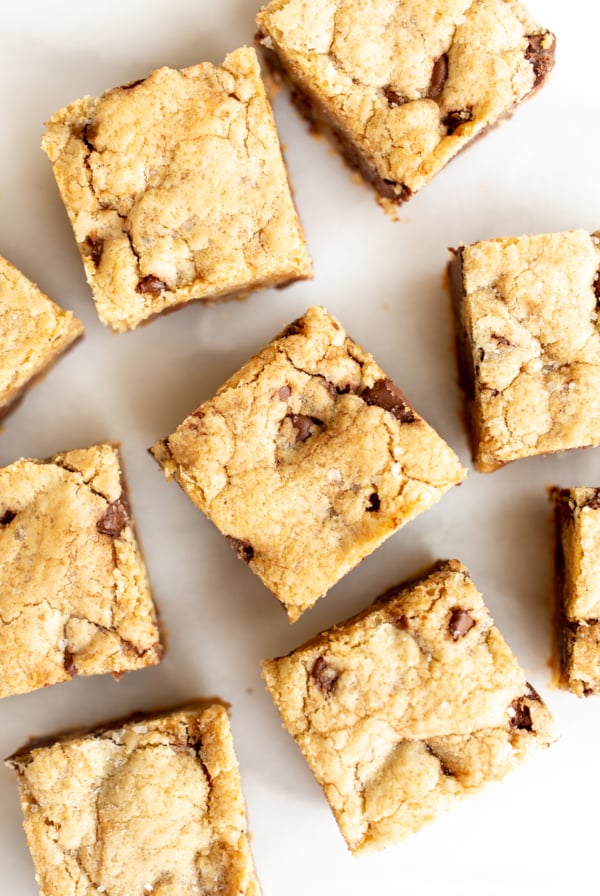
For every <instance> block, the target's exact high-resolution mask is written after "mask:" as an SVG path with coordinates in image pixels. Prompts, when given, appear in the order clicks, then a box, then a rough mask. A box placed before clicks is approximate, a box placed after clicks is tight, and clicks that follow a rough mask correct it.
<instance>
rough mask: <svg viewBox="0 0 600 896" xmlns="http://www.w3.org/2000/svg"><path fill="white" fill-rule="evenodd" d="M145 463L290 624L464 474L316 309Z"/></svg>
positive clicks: (435, 437)
mask: <svg viewBox="0 0 600 896" xmlns="http://www.w3.org/2000/svg"><path fill="white" fill-rule="evenodd" d="M151 451H152V453H153V455H154V457H155V458H156V460H157V461H158V462H159V463H160V464H161V465H162V467H163V469H164V472H165V473H166V475H167V477H168V478H170V477H174V478H175V479H176V480H177V481H178V482H179V484H180V485H181V486H182V488H183V489H184V490H185V491H186V492H187V494H188V496H189V497H190V498H191V499H192V501H193V502H194V503H195V504H196V505H197V506H198V507H199V508H200V509H201V510H202V511H203V512H204V513H205V514H206V515H207V516H208V517H209V519H211V520H212V521H213V523H215V525H216V526H217V527H218V528H219V529H220V530H221V532H223V534H224V535H226V537H227V539H228V541H229V542H230V544H231V545H232V547H234V548H235V550H236V551H237V552H238V554H239V556H240V557H241V558H242V559H244V560H245V561H246V562H247V563H248V564H249V566H250V568H251V569H252V570H253V571H254V572H255V573H256V574H257V575H259V576H260V578H261V579H262V581H263V582H264V584H265V585H266V586H267V588H269V589H270V590H271V591H272V592H273V593H274V594H275V596H276V597H278V598H279V600H280V601H281V602H282V604H283V605H284V607H285V608H286V611H287V613H288V616H289V618H290V621H292V622H293V621H294V620H296V619H297V618H298V617H299V616H300V615H301V613H303V612H304V611H305V610H307V609H308V608H309V607H311V606H312V605H313V604H314V603H315V601H316V600H317V599H318V598H319V597H321V596H322V595H323V594H325V592H326V591H327V590H328V589H329V588H331V586H332V585H334V584H335V583H336V582H337V581H338V579H340V578H341V577H342V576H343V575H345V573H347V572H348V571H349V570H350V569H352V568H353V567H354V566H355V565H356V564H357V563H359V562H360V560H362V559H363V558H364V557H366V556H367V555H368V554H370V553H371V551H373V550H374V549H375V548H376V547H378V546H379V545H380V544H381V543H382V542H383V541H384V540H385V539H386V538H388V537H389V536H390V535H392V534H393V533H394V532H395V531H396V530H397V529H398V528H400V526H402V525H403V524H404V523H406V522H408V520H410V519H412V518H413V517H415V516H417V514H419V513H421V512H422V511H424V510H427V508H429V507H430V506H431V505H432V504H434V503H435V502H436V501H437V500H438V499H439V498H440V497H441V496H442V495H443V494H444V492H446V491H447V490H448V489H449V488H450V487H451V486H452V485H455V484H457V483H458V482H460V481H461V480H462V479H463V478H464V476H465V475H466V471H465V470H464V468H463V467H462V466H461V464H460V463H459V461H458V459H457V457H456V456H455V454H454V453H453V451H452V450H451V449H450V448H449V447H448V446H447V445H446V443H445V442H443V441H442V439H441V438H440V437H439V436H438V435H437V433H436V432H434V430H433V429H432V428H431V427H430V426H428V424H427V423H425V421H424V420H423V419H422V418H421V417H420V416H419V414H418V413H417V412H416V410H415V409H414V408H413V407H412V406H411V405H410V404H409V402H408V400H407V399H406V397H405V396H404V395H403V394H402V392H401V391H400V389H399V388H398V387H397V386H396V385H395V384H394V383H393V382H392V381H391V380H390V379H389V378H388V377H387V376H386V374H385V373H384V372H383V371H382V370H381V368H380V367H379V366H378V365H377V364H376V363H375V361H374V360H373V358H372V357H371V355H369V354H367V353H366V352H365V351H363V349H362V348H361V347H360V346H359V345H357V344H356V343H355V342H353V341H352V340H351V339H350V338H349V337H348V336H347V335H346V333H345V332H344V330H343V329H342V327H341V325H340V324H339V323H338V322H337V321H336V320H335V319H334V318H333V317H330V315H328V314H327V312H326V311H325V310H324V309H322V308H318V307H315V308H310V309H309V310H308V311H307V313H306V314H305V315H304V317H302V318H300V319H299V320H297V321H295V322H294V323H292V324H290V326H288V327H287V328H286V329H285V330H284V331H283V333H281V334H280V335H279V336H277V337H276V338H275V339H274V340H273V342H271V343H270V345H268V346H267V347H266V348H264V349H263V350H262V351H261V352H259V353H258V354H257V355H256V356H255V357H254V358H252V359H251V360H250V361H249V362H248V363H247V364H245V365H244V366H243V367H242V369H241V370H240V371H239V372H238V373H236V374H234V376H232V377H231V378H230V379H229V380H228V381H227V382H226V383H225V384H224V385H223V386H222V387H221V388H220V389H219V391H218V392H217V394H216V396H215V397H214V398H212V399H210V400H209V401H206V402H204V404H202V405H200V407H199V408H198V409H197V410H196V411H194V413H193V414H191V415H190V416H189V417H188V418H187V419H186V420H184V421H183V423H182V424H181V425H180V426H179V427H178V428H177V430H176V431H175V432H174V433H173V434H172V435H170V436H168V437H167V438H166V439H164V440H162V441H159V442H157V443H156V444H155V445H154V447H153V448H152V449H151Z"/></svg>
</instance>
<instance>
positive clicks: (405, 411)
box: [360, 379, 416, 423]
mask: <svg viewBox="0 0 600 896" xmlns="http://www.w3.org/2000/svg"><path fill="white" fill-rule="evenodd" d="M360 397H361V398H362V400H363V401H364V402H366V403H367V404H370V405H377V407H379V408H383V410H384V411H389V412H390V414H393V416H394V417H395V418H396V420H399V421H400V423H414V421H415V420H416V417H415V415H414V411H413V408H412V407H411V406H410V404H409V403H408V400H407V398H406V396H405V395H404V393H403V392H401V390H400V389H399V388H398V386H397V385H396V384H395V383H393V382H392V381H391V380H390V379H385V380H377V382H376V383H373V385H372V386H370V387H369V388H368V389H365V391H364V392H363V393H362V394H361V396H360Z"/></svg>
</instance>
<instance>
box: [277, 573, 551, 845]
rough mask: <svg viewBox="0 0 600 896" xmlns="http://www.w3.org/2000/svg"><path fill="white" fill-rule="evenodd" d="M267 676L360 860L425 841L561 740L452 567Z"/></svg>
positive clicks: (465, 580)
mask: <svg viewBox="0 0 600 896" xmlns="http://www.w3.org/2000/svg"><path fill="white" fill-rule="evenodd" d="M263 675H264V678H265V680H266V683H267V686H268V688H269V690H270V692H271V694H272V696H273V699H274V701H275V704H276V705H277V708H278V709H279V712H280V713H281V716H282V719H283V723H284V725H285V726H286V728H287V729H288V730H289V732H290V733H291V734H292V736H293V737H294V738H295V740H296V742H297V743H298V745H299V747H300V749H301V750H302V753H303V754H304V757H305V759H306V761H307V762H308V764H309V766H310V768H311V769H312V771H313V773H314V775H315V777H316V778H317V781H318V782H319V784H320V785H321V786H322V787H323V790H324V792H325V795H326V797H327V799H328V801H329V803H330V805H331V808H332V809H333V812H334V814H335V817H336V819H337V822H338V824H339V826H340V829H341V832H342V834H343V836H344V838H345V840H346V842H347V844H348V847H349V848H350V850H351V851H352V852H354V853H358V852H362V851H363V850H368V849H373V848H376V849H377V848H381V847H383V846H386V845H388V844H389V843H391V842H393V841H395V840H397V839H399V838H401V837H403V836H405V835H406V834H410V833H412V832H414V831H416V830H417V829H418V828H420V827H421V826H422V825H423V824H424V823H425V822H427V821H430V820H431V819H432V818H433V817H434V816H435V815H436V814H437V813H438V812H439V811H441V810H445V809H447V808H449V807H451V806H452V804H453V803H454V802H455V801H456V800H457V799H458V798H461V797H463V796H465V795H468V794H470V793H474V792H476V791H478V790H479V789H480V788H481V787H482V786H484V785H485V784H486V783H487V782H489V781H494V780H498V779H500V778H502V777H504V775H505V774H506V773H507V772H508V771H510V770H511V769H512V768H513V767H514V766H516V765H517V764H519V763H520V762H521V761H522V760H524V759H525V758H526V756H527V755H528V754H530V753H531V752H533V751H535V750H536V749H538V748H541V747H545V746H547V745H549V744H550V743H551V742H552V741H553V740H554V727H553V722H552V719H551V716H550V714H549V712H548V710H547V709H546V707H545V705H544V704H543V703H542V701H541V699H540V697H539V695H538V694H537V693H536V692H535V691H534V690H533V688H531V686H530V685H528V684H527V682H526V681H525V677H524V675H523V672H522V670H521V669H520V667H519V664H518V663H517V661H516V659H515V657H514V656H513V654H512V653H511V651H510V650H509V648H508V647H507V645H506V643H505V642H504V640H503V639H502V637H501V635H500V634H499V632H498V630H497V629H496V628H495V627H494V625H493V622H492V619H491V618H490V616H489V613H488V611H487V609H486V607H485V605H484V603H483V600H482V597H481V595H480V594H479V593H478V592H477V590H476V589H475V587H474V585H473V583H472V581H471V579H470V578H469V575H468V573H467V570H466V569H465V568H464V567H463V566H462V565H461V564H460V563H459V562H458V561H455V560H451V561H445V562H441V563H439V564H438V565H437V566H436V567H434V568H433V569H432V570H431V571H430V572H429V573H428V574H427V575H426V576H424V577H423V578H422V579H419V580H417V581H415V582H411V583H408V584H406V585H404V586H399V587H398V588H396V589H393V590H392V591H391V592H389V593H388V594H386V595H384V596H383V597H382V598H380V599H379V600H378V601H376V602H375V603H374V604H373V605H372V607H370V608H369V609H367V610H366V611H365V612H363V613H362V614H360V615H359V616H356V617H354V618H353V619H350V620H348V621H347V622H345V623H343V624H341V625H338V626H335V627H334V628H332V629H330V630H328V631H325V632H323V633H322V634H320V635H318V636H317V637H316V638H315V639H314V640H312V641H309V642H308V643H307V644H305V645H304V646H302V647H300V648H298V649H297V650H295V651H294V652H293V653H291V654H290V655H289V656H287V657H280V658H277V659H274V660H267V661H265V662H264V663H263Z"/></svg>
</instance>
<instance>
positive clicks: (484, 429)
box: [450, 231, 600, 473]
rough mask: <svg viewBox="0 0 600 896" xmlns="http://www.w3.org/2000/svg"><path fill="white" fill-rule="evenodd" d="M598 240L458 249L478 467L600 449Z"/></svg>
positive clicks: (455, 262)
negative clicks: (588, 447) (572, 451)
mask: <svg viewBox="0 0 600 896" xmlns="http://www.w3.org/2000/svg"><path fill="white" fill-rule="evenodd" d="M599 268H600V238H599V236H597V235H595V234H592V235H590V234H588V233H584V232H582V231H572V232H567V233H552V234H542V235H539V236H523V237H515V238H507V239H496V240H487V241H483V242H479V243H474V244H473V245H471V246H462V247H461V248H459V249H458V250H456V251H455V252H454V255H453V259H452V261H451V263H450V279H451V285H452V297H453V306H454V312H455V319H456V333H457V348H458V356H459V367H460V381H461V386H462V389H463V392H464V399H465V407H466V416H467V420H468V424H469V432H470V440H471V448H472V453H473V461H474V463H475V466H476V467H477V469H478V470H480V471H481V472H484V473H487V472H490V471H492V470H495V469H497V468H498V467H501V466H502V465H503V464H506V463H508V462H509V461H513V460H517V459H519V458H523V457H529V456H531V455H535V454H545V453H547V452H553V451H562V450H564V449H567V448H582V447H586V446H588V445H600V331H599V327H598V297H599V295H600V286H599V284H598V270H599Z"/></svg>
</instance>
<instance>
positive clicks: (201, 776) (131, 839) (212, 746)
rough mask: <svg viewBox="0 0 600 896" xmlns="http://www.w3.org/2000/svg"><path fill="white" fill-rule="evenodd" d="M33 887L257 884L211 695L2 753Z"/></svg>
mask: <svg viewBox="0 0 600 896" xmlns="http://www.w3.org/2000/svg"><path fill="white" fill-rule="evenodd" d="M8 763H9V765H10V766H12V767H13V768H14V769H15V771H16V772H17V775H18V780H19V791H20V798H21V806H22V809H23V814H24V824H25V831H26V834H27V840H28V843H29V848H30V850H31V853H32V855H33V859H34V863H35V868H36V873H37V876H38V879H39V884H40V893H41V896H97V894H98V893H104V894H106V896H147V894H148V893H152V894H153V896H194V894H197V896H259V893H260V891H259V886H258V882H257V880H256V876H255V873H254V868H253V863H252V857H251V854H250V849H249V845H248V838H247V834H246V813H245V806H244V800H243V797H242V793H241V786H240V779H239V772H238V766H237V761H236V758H235V754H234V752H233V742H232V738H231V731H230V727H229V720H228V718H227V712H226V710H225V708H224V707H223V706H221V705H219V704H212V705H210V704H206V705H205V706H202V705H197V706H195V707H190V708H186V709H183V710H178V711H174V712H172V713H169V714H165V715H162V716H159V717H149V718H144V717H139V718H136V719H135V721H131V722H128V723H126V724H123V725H121V726H119V727H115V728H112V729H110V728H109V729H101V730H99V731H96V732H92V733H90V734H86V735H82V736H75V737H71V738H68V739H66V740H64V741H58V742H57V743H55V744H53V745H51V746H47V747H42V748H37V749H33V750H31V751H29V752H26V751H22V752H20V753H19V754H17V755H15V756H14V757H12V758H11V759H10V760H8Z"/></svg>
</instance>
